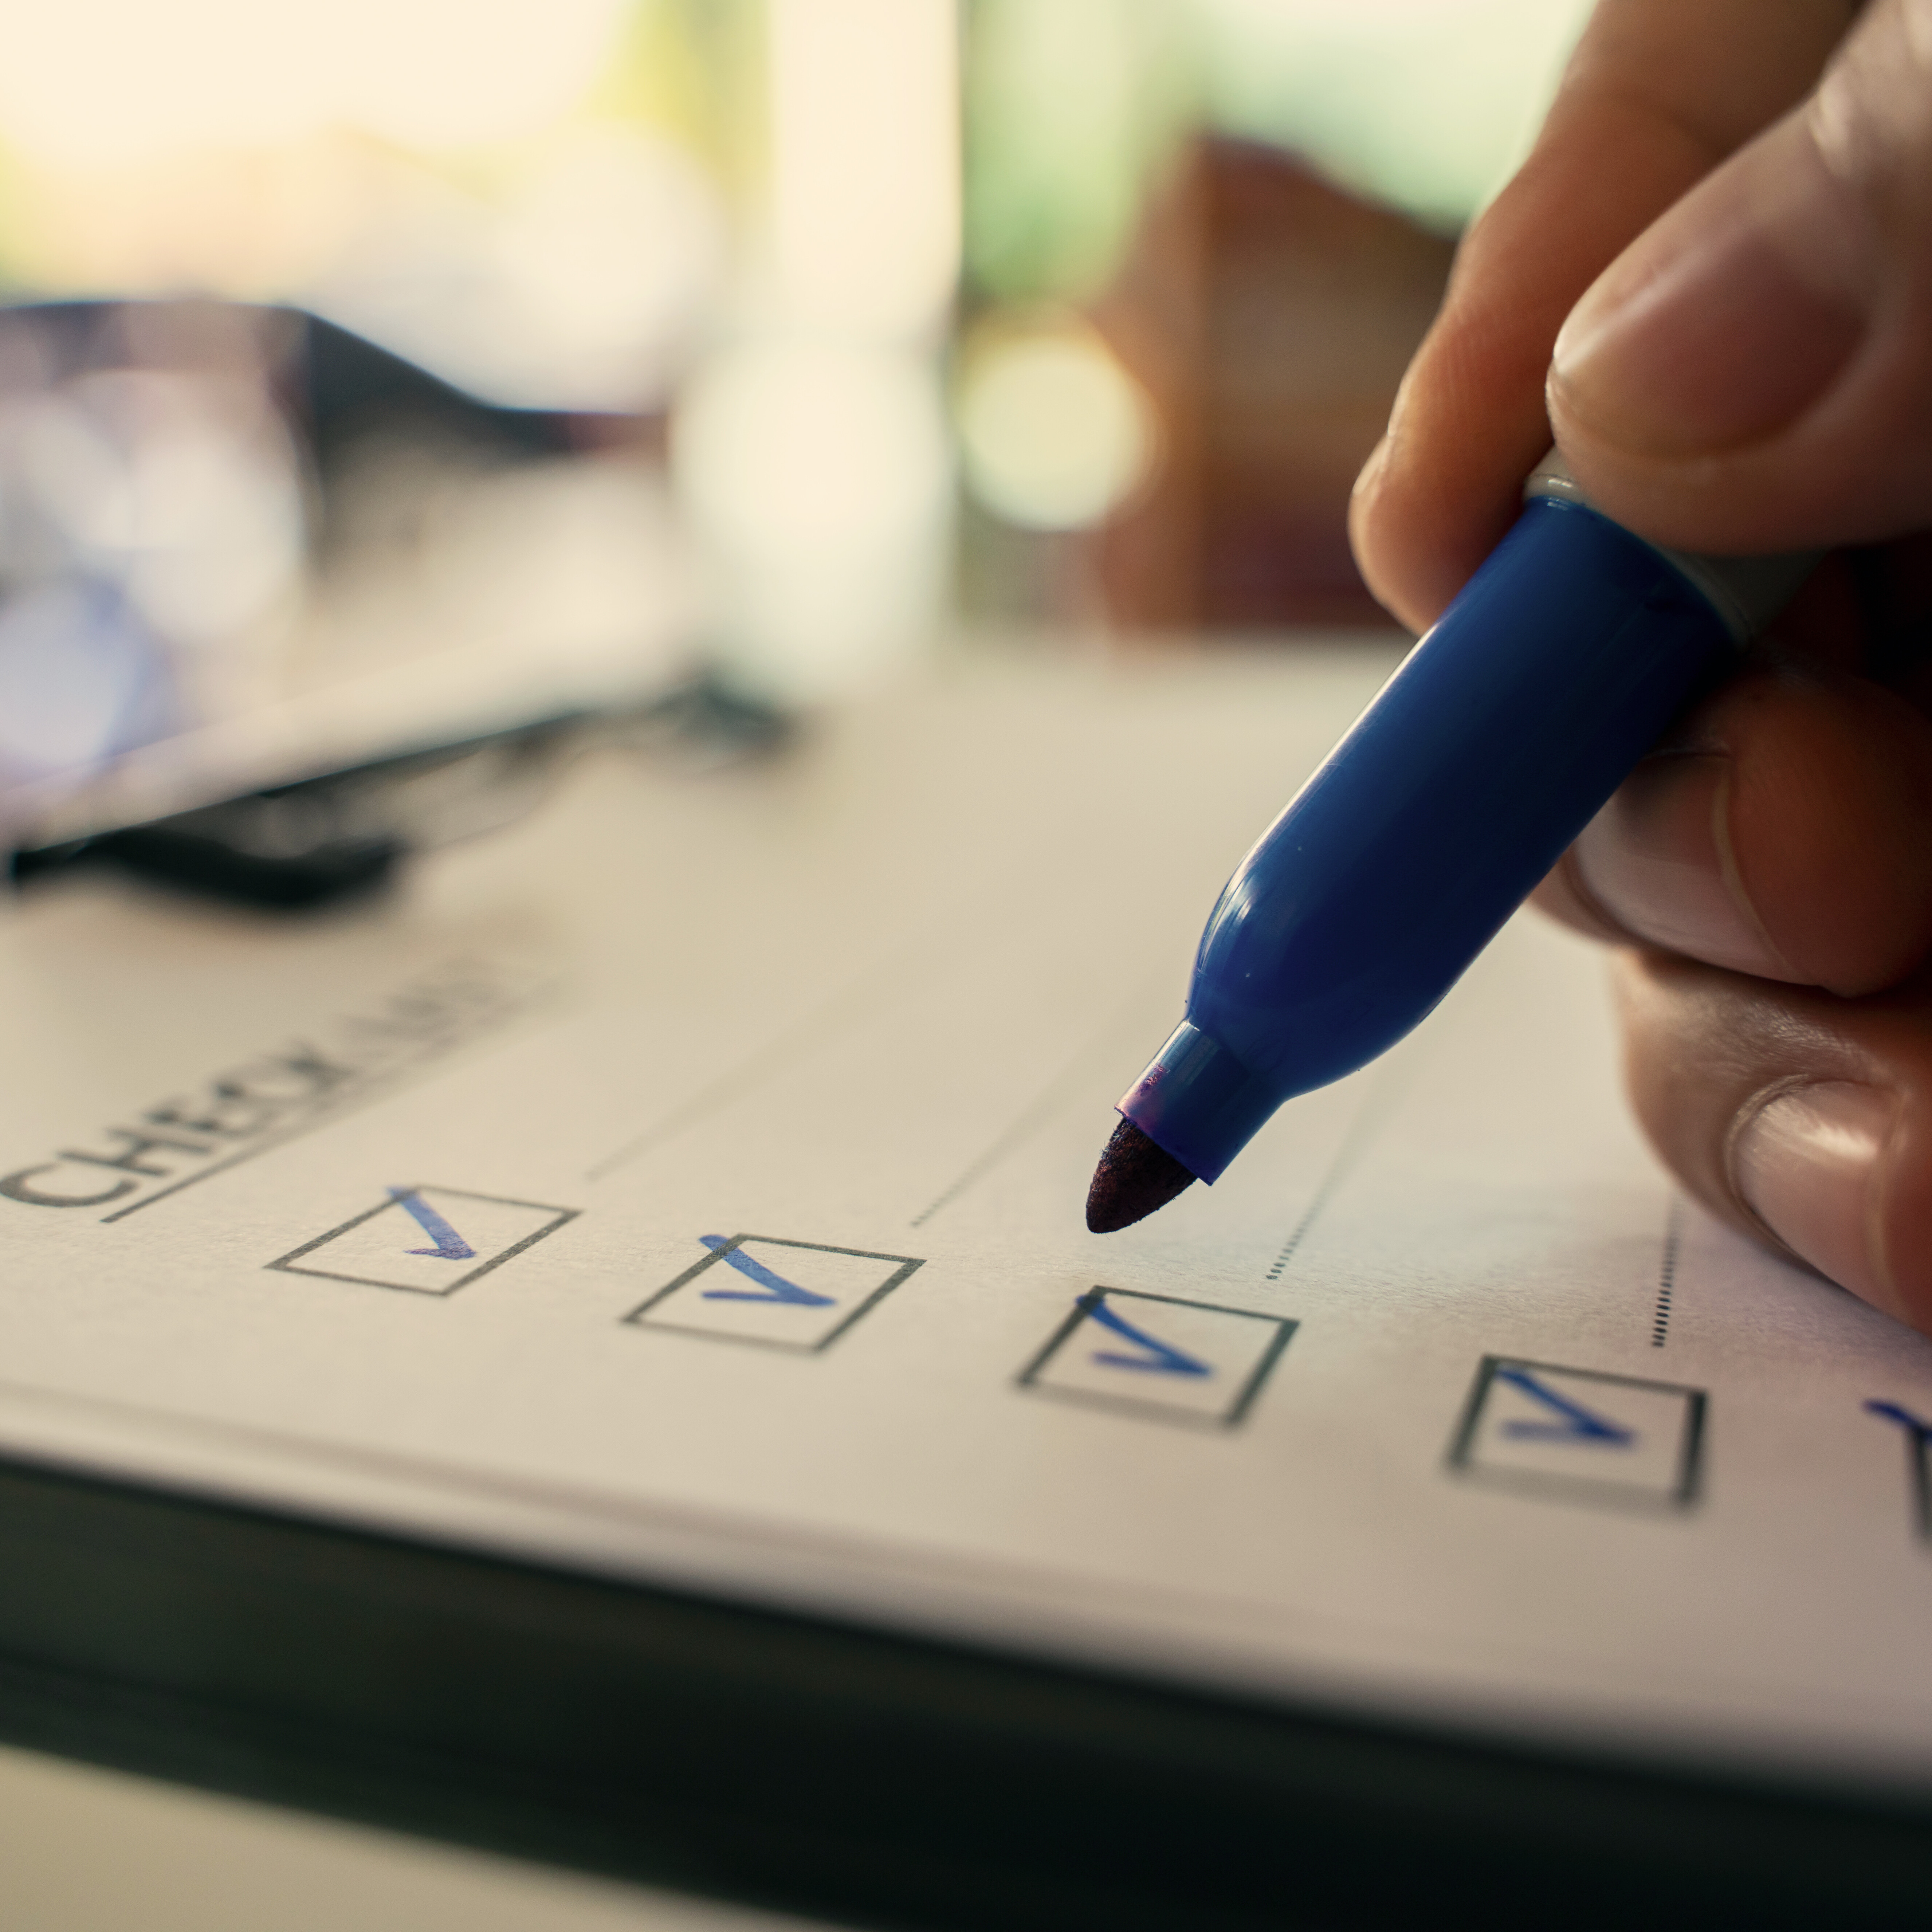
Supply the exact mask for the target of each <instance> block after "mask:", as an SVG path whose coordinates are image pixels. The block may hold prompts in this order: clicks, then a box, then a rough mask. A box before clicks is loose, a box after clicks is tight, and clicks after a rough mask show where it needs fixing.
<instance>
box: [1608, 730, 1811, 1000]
mask: <svg viewBox="0 0 1932 1932" xmlns="http://www.w3.org/2000/svg"><path fill="white" fill-rule="evenodd" d="M1730 771H1731V766H1730V760H1729V759H1728V758H1726V757H1721V756H1717V755H1709V754H1701V753H1679V754H1670V753H1666V754H1663V755H1661V756H1659V757H1652V758H1646V760H1644V762H1643V763H1642V764H1640V766H1637V769H1636V770H1635V771H1634V772H1632V773H1631V775H1630V776H1629V777H1628V778H1626V779H1625V781H1624V782H1623V784H1622V786H1621V787H1619V789H1618V791H1617V793H1616V796H1615V797H1613V799H1611V800H1610V803H1609V804H1608V805H1605V806H1604V808H1603V810H1602V811H1600V812H1598V814H1597V815H1596V817H1595V818H1593V819H1592V820H1591V821H1590V823H1589V824H1588V825H1587V826H1585V827H1584V829H1583V836H1582V837H1581V838H1579V839H1578V840H1577V854H1576V864H1577V874H1578V875H1579V877H1580V880H1581V882H1582V884H1583V888H1584V889H1585V891H1586V892H1588V893H1589V895H1590V897H1591V898H1593V899H1594V900H1595V901H1596V903H1597V904H1598V907H1600V908H1601V910H1603V911H1604V913H1607V914H1608V915H1609V916H1610V918H1611V919H1613V920H1614V921H1615V922H1616V924H1618V925H1619V926H1622V928H1623V929H1624V930H1625V932H1628V933H1630V934H1631V935H1632V936H1633V937H1634V938H1638V939H1641V940H1646V941H1649V944H1652V945H1653V946H1663V947H1669V948H1670V950H1671V951H1672V952H1673V953H1685V954H1687V955H1688V956H1690V957H1691V959H1702V960H1703V961H1704V962H1706V964H1708V965H1712V966H1724V967H1728V968H1730V970H1731V971H1733V972H1734V973H1754V974H1757V975H1758V977H1760V978H1761V979H1766V980H1795V979H1796V978H1797V977H1798V976H1797V974H1796V973H1794V972H1793V970H1792V968H1790V965H1787V963H1786V962H1785V960H1784V958H1783V956H1781V954H1780V953H1779V952H1778V949H1777V947H1775V946H1774V945H1773V944H1772V942H1771V940H1770V938H1769V935H1767V934H1766V932H1765V930H1764V927H1763V924H1762V923H1761V922H1760V920H1759V919H1758V916H1757V913H1756V912H1755V911H1754V910H1753V909H1752V906H1751V899H1750V897H1749V895H1748V894H1747V893H1746V892H1745V886H1744V881H1743V880H1742V877H1740V876H1739V872H1738V868H1737V863H1736V859H1734V858H1733V856H1732V852H1731V841H1730Z"/></svg>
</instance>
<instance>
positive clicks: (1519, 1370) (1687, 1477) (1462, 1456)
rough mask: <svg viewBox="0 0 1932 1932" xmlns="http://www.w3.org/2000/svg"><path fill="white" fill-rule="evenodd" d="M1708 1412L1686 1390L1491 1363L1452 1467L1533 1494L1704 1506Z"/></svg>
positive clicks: (1475, 1391)
mask: <svg viewBox="0 0 1932 1932" xmlns="http://www.w3.org/2000/svg"><path fill="white" fill-rule="evenodd" d="M1705 1409H1706V1398H1705V1394H1704V1391H1703V1390H1702V1389H1694V1388H1686V1387H1685V1385H1683V1384H1682V1383H1681V1382H1652V1381H1649V1380H1647V1379H1645V1378H1643V1377H1642V1376H1619V1375H1610V1374H1607V1373H1604V1372H1602V1371H1601V1370H1595V1369H1575V1368H1565V1367H1562V1366H1561V1365H1559V1364H1556V1363H1553V1362H1531V1361H1521V1360H1519V1359H1518V1358H1516V1357H1514V1356H1511V1355H1485V1356H1484V1358H1483V1361H1482V1366H1481V1367H1480V1368H1479V1369H1478V1371H1477V1373H1476V1379H1475V1384H1474V1385H1473V1386H1472V1388H1471V1390H1470V1391H1469V1400H1468V1402H1467V1403H1466V1404H1465V1406H1464V1409H1463V1420H1462V1422H1461V1424H1460V1426H1459V1427H1458V1428H1457V1433H1456V1437H1455V1439H1454V1442H1452V1443H1451V1445H1450V1450H1449V1466H1450V1468H1451V1469H1453V1470H1454V1471H1456V1472H1457V1473H1458V1474H1459V1475H1463V1476H1466V1477H1468V1478H1472V1479H1474V1480H1475V1481H1479V1482H1485V1483H1490V1484H1496V1485H1498V1486H1499V1487H1504V1488H1509V1489H1517V1490H1523V1491H1525V1492H1526V1493H1532V1494H1538V1495H1544V1496H1556V1497H1559V1498H1567V1499H1570V1500H1572V1501H1574V1502H1611V1503H1627V1504H1636V1505H1646V1504H1648V1505H1657V1506H1659V1507H1662V1508H1683V1507H1685V1505H1688V1504H1689V1503H1691V1502H1694V1501H1695V1500H1696V1498H1697V1484H1698V1479H1699V1476H1700V1465H1701V1461H1702V1457H1703V1440H1704V1421H1705Z"/></svg>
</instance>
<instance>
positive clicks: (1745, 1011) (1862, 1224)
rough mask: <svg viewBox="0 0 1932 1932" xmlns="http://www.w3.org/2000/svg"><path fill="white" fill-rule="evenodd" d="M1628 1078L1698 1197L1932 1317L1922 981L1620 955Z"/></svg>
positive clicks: (1917, 1315) (1931, 1106) (1853, 1285)
mask: <svg viewBox="0 0 1932 1932" xmlns="http://www.w3.org/2000/svg"><path fill="white" fill-rule="evenodd" d="M1618 988H1619V998H1620V1004H1621V1005H1622V1010H1623V1018H1624V1023H1625V1035H1626V1046H1627V1052H1628V1078H1629V1082H1630V1088H1631V1098H1632V1100H1633V1102H1634V1104H1635V1106H1636V1109H1637V1117H1638V1118H1639V1120H1640V1121H1642V1123H1643V1127H1644V1129H1645V1131H1646V1133H1648V1134H1649V1136H1650V1139H1651V1140H1652V1143H1653V1144H1654V1145H1655V1147H1656V1148H1657V1151H1658V1153H1659V1154H1661V1156H1662V1157H1663V1158H1664V1162H1665V1163H1666V1164H1667V1166H1669V1167H1670V1169H1671V1171H1672V1172H1673V1173H1674V1174H1676V1175H1677V1177H1678V1178H1679V1180H1680V1181H1682V1183H1683V1184H1684V1186H1685V1188H1686V1189H1687V1190H1688V1191H1689V1192H1690V1193H1691V1195H1692V1196H1694V1197H1695V1198H1696V1199H1697V1200H1699V1201H1700V1202H1703V1205H1705V1206H1706V1208H1709V1209H1710V1210H1711V1211H1712V1212H1713V1213H1714V1214H1717V1215H1718V1216H1719V1217H1721V1218H1722V1219H1724V1220H1727V1221H1728V1222H1730V1223H1731V1224H1732V1225H1733V1226H1735V1227H1737V1228H1739V1229H1742V1230H1744V1232H1746V1233H1748V1234H1749V1235H1752V1236H1754V1238H1757V1239H1758V1240H1760V1241H1766V1242H1768V1243H1769V1244H1771V1245H1772V1246H1774V1247H1780V1248H1782V1249H1784V1250H1786V1251H1787V1253H1790V1254H1791V1255H1793V1256H1796V1258H1797V1259H1799V1260H1800V1261H1802V1262H1806V1263H1808V1265H1810V1266H1811V1267H1813V1268H1816V1269H1817V1271H1819V1272H1820V1274H1823V1275H1825V1276H1826V1277H1829V1279H1830V1280H1833V1281H1835V1282H1837V1283H1838V1284H1839V1285H1840V1286H1841V1287H1843V1288H1847V1289H1850V1290H1851V1292H1852V1293H1853V1294H1854V1295H1859V1296H1861V1297H1862V1298H1864V1300H1865V1301H1868V1302H1870V1303H1871V1304H1872V1305H1873V1307H1877V1308H1881V1309H1883V1310H1885V1313H1887V1314H1889V1315H1894V1316H1897V1318H1898V1319H1900V1321H1903V1322H1909V1323H1910V1324H1911V1325H1912V1326H1913V1327H1915V1328H1921V1329H1924V1330H1925V1331H1927V1332H1928V1333H1932V986H1928V985H1927V983H1924V982H1922V981H1921V982H1915V983H1913V985H1912V986H1910V987H1909V988H1904V989H1900V990H1898V991H1897V992H1891V993H1886V994H1882V995H1879V996H1877V997H1876V998H1873V999H1870V1000H1860V1001H1840V1000H1835V999H1834V998H1832V997H1831V995H1829V994H1825V993H1817V992H1799V991H1794V990H1793V989H1790V988H1787V987H1780V986H1768V985H1766V983H1763V981H1760V980H1749V979H1745V978H1744V977H1741V976H1739V975H1738V974H1729V973H1724V972H1720V971H1717V970H1715V968H1711V967H1708V966H1700V965H1693V964H1691V962H1688V961H1685V960H1681V959H1671V958H1670V957H1669V956H1667V955H1664V954H1661V953H1625V954H1624V955H1623V956H1622V957H1621V959H1620V960H1619V973H1618Z"/></svg>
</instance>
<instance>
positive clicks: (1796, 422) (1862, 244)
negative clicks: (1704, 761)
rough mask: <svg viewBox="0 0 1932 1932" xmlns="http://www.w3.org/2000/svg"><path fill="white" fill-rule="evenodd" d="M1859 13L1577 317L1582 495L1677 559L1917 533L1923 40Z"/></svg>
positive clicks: (1924, 510)
mask: <svg viewBox="0 0 1932 1932" xmlns="http://www.w3.org/2000/svg"><path fill="white" fill-rule="evenodd" d="M1926 20H1927V17H1926V14H1925V11H1924V7H1923V6H1922V5H1915V4H1913V0H1876V4H1875V5H1873V6H1872V7H1870V8H1869V9H1868V10H1867V11H1866V12H1865V13H1864V14H1863V15H1862V16H1861V18H1860V19H1859V20H1858V23H1857V25H1856V26H1855V28H1853V29H1852V31H1851V33H1850V34H1849V35H1848V36H1847V37H1846V40H1845V42H1844V44H1843V46H1842V47H1841V49H1840V50H1839V51H1838V53H1837V55H1835V57H1834V58H1833V59H1832V62H1831V63H1830V65H1829V68H1828V69H1827V71H1826V74H1825V76H1824V78H1823V80H1822V81H1821V83H1820V85H1819V86H1818V89H1817V92H1815V94H1814V95H1812V97H1811V98H1810V99H1809V100H1808V101H1806V102H1805V103H1804V104H1802V106H1800V107H1798V108H1797V109H1796V110H1794V111H1793V112H1792V113H1789V114H1787V115H1786V116H1785V117H1784V118H1782V119H1781V121H1778V123H1777V124H1776V125H1775V126H1773V127H1771V128H1769V130H1767V131H1766V133H1763V135H1761V136H1759V137H1758V138H1757V139H1754V140H1753V141H1751V142H1750V143H1748V145H1746V146H1745V147H1744V148H1741V149H1740V150H1739V151H1738V153H1736V154H1735V155H1733V157H1731V158H1730V160H1728V161H1727V162H1726V163H1725V164H1724V166H1721V167H1720V168H1719V169H1717V170H1716V171H1715V172H1714V173H1713V174H1712V175H1711V176H1710V178H1709V179H1708V180H1706V181H1703V182H1702V183H1700V184H1699V185H1698V186H1697V187H1696V188H1694V190H1691V193H1688V194H1687V195H1686V196H1685V197H1684V198H1683V199H1682V200H1681V201H1680V202H1678V203H1677V205H1676V206H1675V207H1673V208H1672V209H1671V210H1670V212H1669V213H1668V214H1666V215H1665V216H1664V217H1663V218H1662V219H1661V220H1659V221H1658V222H1657V223H1655V225H1654V226H1652V227H1650V228H1649V229H1647V230H1646V232H1645V233H1644V234H1643V236H1640V238H1639V239H1637V241H1636V242H1634V244H1633V245H1631V247H1630V248H1628V249H1627V250H1626V251H1625V252H1624V254H1622V256H1620V257H1619V259H1618V260H1616V262H1615V263H1613V265H1612V266H1610V269H1608V270H1607V272H1605V273H1604V275H1603V276H1602V277H1601V278H1600V279H1599V280H1598V281H1597V282H1596V283H1595V284H1594V285H1593V286H1592V288H1591V290H1590V291H1589V293H1588V294H1587V295H1586V296H1585V297H1584V298H1583V300H1582V301H1581V302H1580V303H1579V304H1578V305H1577V308H1576V309H1575V311H1574V312H1573V313H1572V314H1571V317H1570V318H1569V320H1568V322H1566V323H1565V325H1564V327H1563V331H1562V335H1560V336H1559V338H1558V340H1557V343H1556V351H1555V358H1554V361H1553V365H1552V369H1551V374H1550V387H1549V403H1550V419H1551V422H1552V423H1553V425H1554V427H1555V429H1556V434H1557V439H1558V441H1559V443H1560V445H1561V446H1562V449H1563V451H1564V453H1565V455H1566V456H1567V457H1568V458H1569V460H1570V463H1571V468H1572V469H1573V470H1574V472H1575V473H1576V475H1577V479H1578V481H1580V482H1581V483H1582V484H1583V487H1585V489H1586V490H1588V491H1589V493H1590V495H1591V496H1592V499H1593V500H1595V502H1598V504H1599V505H1601V507H1602V508H1604V509H1605V510H1606V511H1608V512H1609V513H1610V514H1611V515H1612V516H1613V517H1618V518H1619V519H1620V520H1622V521H1624V522H1626V523H1628V524H1630V525H1631V527H1632V528H1634V529H1637V531H1639V532H1640V533H1641V534H1643V535H1646V536H1649V537H1652V538H1655V539H1656V540H1658V541H1661V542H1664V543H1667V544H1676V545H1678V546H1679V547H1684V548H1687V549H1692V550H1715V551H1757V550H1778V549H1798V548H1811V547H1817V546H1819V545H1821V544H1844V543H1864V542H1870V541H1876V540H1877V539H1879V538H1883V537H1887V536H1891V535H1895V534H1897V533H1899V532H1903V531H1905V530H1907V529H1915V528H1918V527H1920V526H1922V525H1923V524H1924V523H1926V522H1927V520H1932V353H1928V350H1927V342H1928V340H1932V28H1928V26H1927V24H1926Z"/></svg>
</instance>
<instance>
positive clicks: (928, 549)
mask: <svg viewBox="0 0 1932 1932" xmlns="http://www.w3.org/2000/svg"><path fill="white" fill-rule="evenodd" d="M671 460H672V474H673V478H674V479H675V481H676V487H677V490H678V493H679V496H680V498H681V499H682V502H683V504H684V506H685V509H686V511H688V514H690V515H691V517H692V518H693V520H694V523H695V524H696V526H697V529H699V531H700V532H701V533H702V535H703V543H704V547H705V549H706V553H707V554H708V558H709V563H710V566H711V575H712V583H711V591H712V600H713V603H712V610H713V623H714V626H715V645H714V650H715V656H716V658H717V661H718V663H719V664H720V666H721V668H722V669H723V670H724V671H725V672H726V673H727V676H729V677H730V680H731V681H732V682H733V683H734V684H736V685H738V686H739V687H740V688H743V689H744V690H745V691H746V692H747V693H748V694H751V695H754V696H756V697H760V698H763V699H768V700H772V701H775V702H778V703H790V702H796V701H799V700H813V699H816V698H820V697H825V696H827V695H829V694H834V693H836V692H838V691H842V690H844V689H847V688H850V687H851V686H852V685H854V684H856V683H859V682H862V681H864V680H865V679H866V678H867V677H868V676H870V675H872V674H874V673H877V672H878V671H879V670H881V669H883V667H886V666H888V665H889V664H892V663H893V662H895V661H898V659H900V658H903V657H904V655H905V654H906V653H907V651H908V650H909V649H912V648H913V647H914V646H916V645H917V644H918V643H919V642H921V641H922V640H924V639H925V638H926V637H929V635H930V634H931V633H932V628H933V626H934V623H935V616H936V613H937V611H938V607H939V603H940V599H941V595H942V593H943V591H944V580H945V567H946V560H947V533H948V529H949V517H948V511H949V508H950V500H951V482H952V465H951V458H950V449H949V442H948V438H947V428H946V422H945V416H944V411H943V410H942V409H941V402H940V395H939V387H938V378H937V376H936V374H935V370H934V367H933V358H932V354H931V353H930V352H929V351H926V350H920V349H916V348H912V347H896V346H894V345H892V344H870V343H857V344H855V343H849V342H847V343H841V342H839V341H836V340H834V341H822V342H815V341H811V340H809V339H802V340H801V339H798V338H790V339H787V338H784V337H777V338H767V339H766V340H764V341H753V342H751V343H748V344H745V345H743V346H742V347H739V348H737V349H736V350H730V351H728V352H726V353H722V354H720V355H718V356H715V357H714V358H713V359H712V361H711V362H709V365H707V366H706V368H705V369H704V370H703V371H702V372H701V373H700V375H699V376H698V377H697V379H696V380H694V382H693V383H691V385H690V386H688V389H686V391H685V395H684V397H683V398H682V404H681V405H680V407H679V412H678V415H677V418H676V426H675V433H674V437H673V443H672V446H671Z"/></svg>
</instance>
